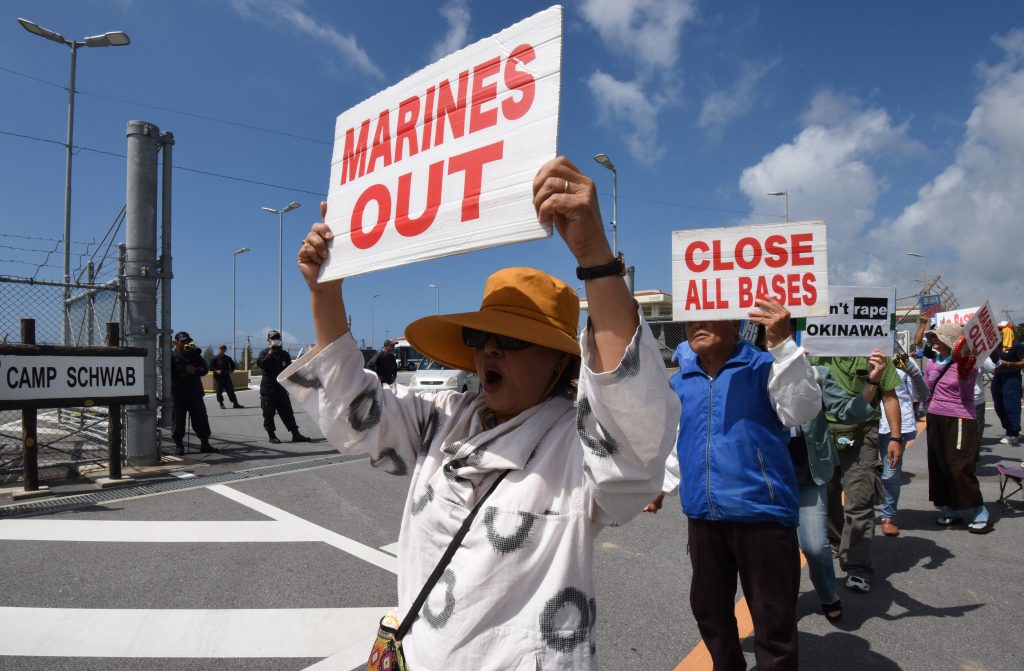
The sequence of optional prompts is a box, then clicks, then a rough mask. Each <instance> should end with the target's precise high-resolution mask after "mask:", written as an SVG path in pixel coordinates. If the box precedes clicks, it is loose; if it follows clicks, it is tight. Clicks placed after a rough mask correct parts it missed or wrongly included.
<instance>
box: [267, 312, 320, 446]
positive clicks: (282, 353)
mask: <svg viewBox="0 0 1024 671" xmlns="http://www.w3.org/2000/svg"><path fill="white" fill-rule="evenodd" d="M291 363H292V357H291V355H290V354H288V352H287V350H285V349H284V348H283V347H281V332H280V331H271V332H270V333H268V334H267V347H266V349H264V350H263V351H261V352H260V354H259V356H258V357H256V364H257V365H258V366H259V367H260V368H261V369H262V370H263V378H262V379H261V380H260V407H261V408H262V409H263V428H264V429H266V430H267V435H268V436H270V442H271V443H275V444H276V443H280V442H281V441H280V440H279V439H278V437H277V433H276V432H277V427H276V426H275V424H274V413H275V412H276V413H278V414H279V415H281V421H282V422H284V426H285V428H286V429H288V430H289V431H291V433H292V442H293V443H303V442H309V438H308V437H307V436H304V435H302V434H301V433H299V425H298V424H296V423H295V413H294V412H292V401H291V399H290V398H289V397H288V392H287V391H285V388H284V387H282V386H281V384H280V383H279V382H278V381H277V376H278V375H280V374H281V371H283V370H284V369H285V368H287V367H288V366H290V365H291Z"/></svg>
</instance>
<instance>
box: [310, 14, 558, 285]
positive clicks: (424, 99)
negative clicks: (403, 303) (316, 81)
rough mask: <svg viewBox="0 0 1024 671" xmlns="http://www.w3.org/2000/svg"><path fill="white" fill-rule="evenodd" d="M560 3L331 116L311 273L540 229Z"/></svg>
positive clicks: (363, 266)
mask: <svg viewBox="0 0 1024 671" xmlns="http://www.w3.org/2000/svg"><path fill="white" fill-rule="evenodd" d="M561 67H562V8H561V7H558V6H555V7H551V8H549V9H547V10H545V11H543V12H540V13H539V14H536V15H534V16H532V17H530V18H528V19H526V20H524V21H522V22H520V23H517V24H516V25H514V26H512V27H510V28H507V29H505V30H503V31H501V32H500V33H498V34H497V35H494V36H493V37H490V38H487V39H484V40H481V41H479V42H477V43H476V44H473V45H470V46H468V47H466V48H464V49H462V50H460V51H457V52H456V53H454V54H451V55H449V56H447V57H445V58H443V59H441V60H440V61H438V62H436V63H434V64H433V65H430V66H428V67H426V68H424V69H422V70H420V71H419V72H417V73H415V74H413V75H411V76H409V77H407V78H406V79H404V80H402V81H401V82H399V83H398V84H395V85H394V86H392V87H390V88H388V89H387V90H385V91H382V92H380V93H378V94H377V95H375V96H373V97H371V98H369V99H368V100H366V101H364V102H362V103H360V104H359V105H356V106H355V107H353V108H352V109H350V110H348V111H347V112H344V113H343V114H341V115H339V116H338V119H337V123H336V127H335V135H334V154H333V157H332V160H331V183H330V187H329V190H328V196H327V217H326V223H327V224H328V225H329V226H330V227H331V230H332V232H333V233H334V240H333V242H332V244H331V248H330V257H329V259H328V261H327V263H325V264H324V265H323V266H322V267H321V271H320V278H319V279H320V281H321V282H323V281H327V280H333V279H337V278H340V277H346V276H350V275H357V274H360V273H364V272H367V271H371V270H377V269H381V268H389V267H394V266H400V265H403V264H407V263H411V262H413V261H422V260H425V259H431V258H436V257H441V256H448V255H451V254H458V253H462V252H468V251H471V250H475V249H481V248H484V247H492V246H496V245H503V244H508V243H512V242H519V241H525V240H533V239H536V238H541V237H545V236H549V235H551V227H550V224H541V223H538V222H537V215H536V213H535V211H534V209H533V178H534V176H535V175H536V173H537V170H538V169H539V168H540V167H541V166H542V165H543V164H544V163H545V162H547V161H548V160H550V159H552V158H554V157H555V153H556V148H557V146H556V145H557V138H558V106H559V89H560V78H561Z"/></svg>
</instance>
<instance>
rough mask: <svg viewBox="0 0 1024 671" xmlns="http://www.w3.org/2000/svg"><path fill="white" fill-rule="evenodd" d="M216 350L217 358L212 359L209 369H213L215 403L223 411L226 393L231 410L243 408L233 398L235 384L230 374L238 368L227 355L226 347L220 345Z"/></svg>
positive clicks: (235, 398)
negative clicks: (215, 393) (218, 404)
mask: <svg viewBox="0 0 1024 671" xmlns="http://www.w3.org/2000/svg"><path fill="white" fill-rule="evenodd" d="M218 349H219V351H218V353H217V356H215V357H213V361H211V362H210V368H212V369H213V389H214V391H216V392H217V403H220V407H221V409H224V394H225V393H227V395H228V399H230V400H231V407H232V408H244V407H245V406H244V405H242V404H240V403H239V402H238V398H237V397H236V396H235V384H234V383H233V382H232V381H231V373H233V372H235V369H236V368H238V366H237V365H235V360H234V359H232V358H231V357H229V356H228V355H227V349H228V346H227V345H221V346H220V347H219V348H218Z"/></svg>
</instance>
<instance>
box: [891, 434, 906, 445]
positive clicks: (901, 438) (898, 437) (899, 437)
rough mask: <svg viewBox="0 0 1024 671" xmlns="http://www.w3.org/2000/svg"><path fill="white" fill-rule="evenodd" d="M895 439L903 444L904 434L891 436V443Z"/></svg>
mask: <svg viewBox="0 0 1024 671" xmlns="http://www.w3.org/2000/svg"><path fill="white" fill-rule="evenodd" d="M894 440H895V441H898V442H899V443H900V444H903V436H889V442H890V443H891V442H892V441H894Z"/></svg>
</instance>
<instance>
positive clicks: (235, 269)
mask: <svg viewBox="0 0 1024 671" xmlns="http://www.w3.org/2000/svg"><path fill="white" fill-rule="evenodd" d="M248 251H249V248H248V247H242V248H241V249H236V250H235V254H234V256H232V257H231V358H232V359H236V360H237V358H238V352H237V350H236V349H235V333H236V332H237V331H238V329H237V328H235V305H236V303H235V286H236V283H237V282H236V277H237V276H238V255H239V254H245V253H246V252H248Z"/></svg>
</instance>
